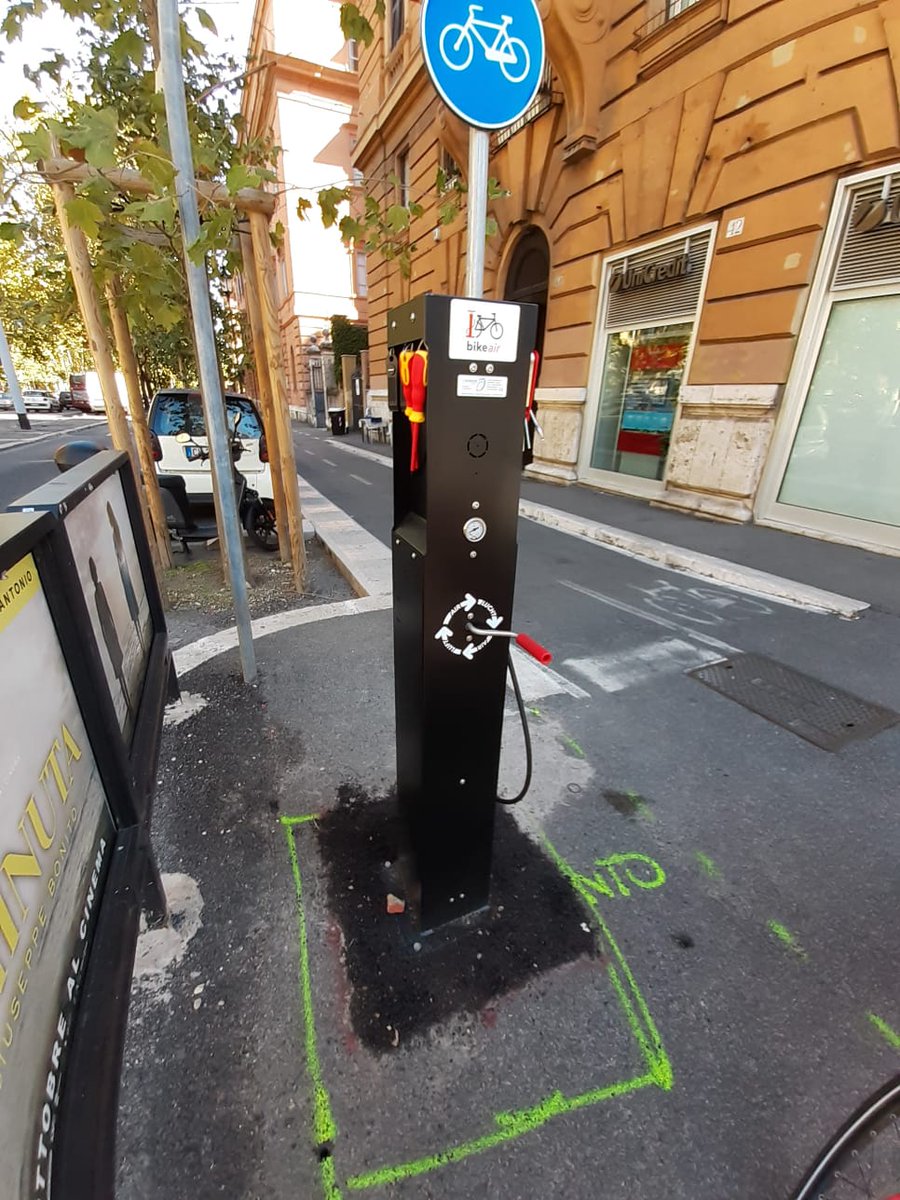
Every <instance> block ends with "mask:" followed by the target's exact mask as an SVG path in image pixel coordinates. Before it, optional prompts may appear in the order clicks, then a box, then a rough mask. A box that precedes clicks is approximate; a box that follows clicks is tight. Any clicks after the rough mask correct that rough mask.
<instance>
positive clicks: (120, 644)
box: [66, 475, 152, 742]
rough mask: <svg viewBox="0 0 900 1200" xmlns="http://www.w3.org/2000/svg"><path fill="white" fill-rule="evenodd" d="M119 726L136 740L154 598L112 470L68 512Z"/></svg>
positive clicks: (68, 525)
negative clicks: (150, 596)
mask: <svg viewBox="0 0 900 1200" xmlns="http://www.w3.org/2000/svg"><path fill="white" fill-rule="evenodd" d="M66 532H67V533H68V535H69V542H70V544H71V547H72V554H73V556H74V558H75V562H76V564H77V567H78V574H79V576H80V579H81V586H82V588H83V589H84V598H85V601H86V603H87V608H88V612H89V613H90V617H91V624H92V625H93V627H94V635H95V637H96V639H97V645H98V646H99V648H100V657H101V659H102V660H103V667H104V670H105V671H106V678H107V681H108V682H109V690H110V694H111V695H112V698H113V704H114V706H115V710H116V715H117V716H118V718H119V727H120V728H121V730H122V733H123V736H124V737H125V740H126V742H130V741H131V735H132V733H133V731H134V722H135V716H136V714H137V709H138V705H139V703H140V698H141V690H142V688H143V684H144V674H145V671H146V666H147V656H148V654H149V650H150V641H151V637H152V623H151V619H150V604H149V601H148V599H147V592H146V590H145V588H144V577H143V573H142V571H141V566H140V563H139V561H138V556H137V549H136V547H135V543H134V537H133V535H132V532H131V521H130V520H129V517H128V509H127V507H126V504H125V494H124V492H123V491H122V484H121V481H120V479H119V477H118V475H111V476H110V477H109V478H108V479H104V481H103V483H101V484H100V486H99V487H98V488H97V490H96V491H95V492H93V494H92V495H90V496H89V497H88V498H87V499H86V500H83V501H82V502H81V504H79V505H78V507H77V508H74V509H73V510H72V512H71V513H69V515H68V516H67V517H66Z"/></svg>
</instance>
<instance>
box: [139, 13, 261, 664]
mask: <svg viewBox="0 0 900 1200" xmlns="http://www.w3.org/2000/svg"><path fill="white" fill-rule="evenodd" d="M158 12H159V46H160V70H161V75H162V90H163V95H164V98H165V105H166V121H167V124H168V129H169V143H170V147H171V151H172V161H173V162H174V164H175V173H176V174H175V190H176V196H177V199H178V213H179V216H180V217H181V238H182V242H183V243H184V271H185V275H186V276H187V285H188V297H189V299H190V306H191V318H192V322H193V326H194V344H195V346H196V349H197V369H198V371H199V374H200V395H201V399H202V401H203V411H204V415H205V417H206V432H207V436H208V438H209V449H210V465H211V466H212V473H213V489H214V492H215V499H216V511H217V514H218V517H219V522H220V527H221V529H222V533H223V535H224V549H225V565H226V567H227V569H228V576H229V583H230V585H231V596H232V600H233V602H234V616H235V624H236V625H237V631H238V648H239V651H240V658H241V668H242V670H243V675H244V682H245V683H252V682H253V680H254V679H255V678H256V654H255V651H254V648H253V631H252V629H251V627H250V601H249V596H248V593H247V577H246V575H245V574H244V547H243V543H242V541H241V523H240V520H239V517H238V510H237V497H236V495H235V489H234V482H233V480H234V464H233V462H232V458H231V438H230V436H229V430H228V426H227V422H226V419H225V400H224V397H223V395H222V378H221V375H220V373H219V360H218V356H217V354H216V337H215V331H214V329H213V320H212V309H211V308H210V300H209V280H208V279H207V277H206V267H205V266H204V265H198V264H197V263H196V262H195V261H194V260H193V258H192V257H191V253H190V252H191V247H192V246H193V245H194V244H195V243H196V242H197V240H198V239H199V237H200V213H199V211H198V209H197V187H196V179H195V177H194V161H193V151H192V149H191V135H190V128H189V126H188V115H187V101H186V99H185V94H184V75H183V69H182V54H181V33H180V26H179V19H178V0H162V2H161V3H160V4H159V5H158Z"/></svg>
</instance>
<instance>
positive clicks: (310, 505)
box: [297, 475, 393, 603]
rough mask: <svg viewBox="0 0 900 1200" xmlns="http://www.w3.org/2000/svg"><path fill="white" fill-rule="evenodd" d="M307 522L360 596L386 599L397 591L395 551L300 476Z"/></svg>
mask: <svg viewBox="0 0 900 1200" xmlns="http://www.w3.org/2000/svg"><path fill="white" fill-rule="evenodd" d="M297 479H298V481H299V485H300V502H301V504H302V506H303V514H304V520H305V521H306V520H308V521H309V522H310V523H311V524H312V526H313V528H314V529H315V532H316V537H317V538H318V539H319V541H320V542H321V543H322V545H323V546H324V547H325V550H326V551H327V552H328V554H329V555H330V557H331V558H332V560H333V561H334V564H335V566H336V567H337V569H338V570H339V571H340V573H341V574H342V575H343V576H344V578H345V579H346V580H347V582H348V583H349V584H350V586H351V587H352V588H353V590H354V591H355V592H356V594H357V595H358V596H364V597H365V596H368V597H374V598H379V597H380V598H383V599H386V600H387V601H388V603H390V597H391V594H392V591H393V576H392V572H393V566H392V563H391V552H390V550H389V549H388V547H387V546H385V545H384V544H383V543H382V542H379V540H378V538H376V537H374V536H373V535H372V534H371V533H369V531H368V530H367V529H363V527H362V526H361V525H360V524H359V523H358V522H357V521H354V520H353V518H352V517H351V516H350V515H349V513H346V512H344V510H343V509H342V508H338V506H337V505H336V504H333V503H332V502H331V501H330V500H329V499H328V498H327V497H325V496H323V495H322V493H321V492H318V491H316V489H315V488H314V487H313V486H312V485H311V484H309V483H307V482H306V480H305V479H304V478H303V476H302V475H298V476H297Z"/></svg>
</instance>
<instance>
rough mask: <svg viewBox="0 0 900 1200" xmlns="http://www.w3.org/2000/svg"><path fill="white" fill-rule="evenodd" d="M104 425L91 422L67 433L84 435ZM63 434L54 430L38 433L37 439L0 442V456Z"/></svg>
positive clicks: (103, 423)
mask: <svg viewBox="0 0 900 1200" xmlns="http://www.w3.org/2000/svg"><path fill="white" fill-rule="evenodd" d="M105 424H106V422H105V421H92V422H91V424H90V425H82V426H81V428H80V429H70V430H69V432H70V433H85V432H87V430H88V429H96V428H97V426H98V425H105ZM64 432H65V430H60V431H59V432H57V431H56V430H54V431H53V432H52V433H39V434H38V435H37V437H26V438H19V440H18V441H15V442H0V454H2V453H3V451H4V450H18V449H19V448H20V447H21V446H35V445H37V443H38V442H46V441H47V440H48V438H55V437H59V436H60V433H64Z"/></svg>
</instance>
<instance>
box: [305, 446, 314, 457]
mask: <svg viewBox="0 0 900 1200" xmlns="http://www.w3.org/2000/svg"><path fill="white" fill-rule="evenodd" d="M303 453H304V454H311V455H312V456H313V458H315V456H316V455H315V451H313V450H307V449H306V447H305V446H304V447H303Z"/></svg>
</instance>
